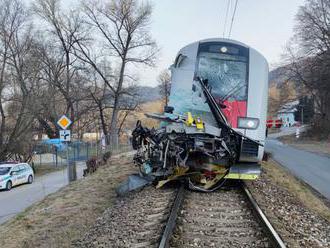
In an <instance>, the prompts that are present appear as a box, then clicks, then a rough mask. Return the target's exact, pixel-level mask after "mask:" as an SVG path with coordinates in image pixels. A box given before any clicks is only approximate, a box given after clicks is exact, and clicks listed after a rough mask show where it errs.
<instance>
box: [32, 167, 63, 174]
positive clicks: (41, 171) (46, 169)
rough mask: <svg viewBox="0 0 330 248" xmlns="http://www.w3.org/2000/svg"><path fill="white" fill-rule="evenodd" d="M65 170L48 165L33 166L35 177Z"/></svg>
mask: <svg viewBox="0 0 330 248" xmlns="http://www.w3.org/2000/svg"><path fill="white" fill-rule="evenodd" d="M64 168H65V166H57V167H55V166H53V165H48V164H41V165H35V166H34V169H35V173H34V174H35V175H36V176H43V175H46V174H48V173H51V172H54V171H59V170H63V169H64Z"/></svg>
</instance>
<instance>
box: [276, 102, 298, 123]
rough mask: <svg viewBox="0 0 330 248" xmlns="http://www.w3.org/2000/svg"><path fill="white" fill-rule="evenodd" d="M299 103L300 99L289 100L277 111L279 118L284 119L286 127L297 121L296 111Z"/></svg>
mask: <svg viewBox="0 0 330 248" xmlns="http://www.w3.org/2000/svg"><path fill="white" fill-rule="evenodd" d="M298 105H299V100H296V101H292V102H288V103H286V104H284V105H283V106H282V107H281V109H280V110H279V111H277V118H279V119H281V120H282V123H283V126H284V127H291V126H293V125H294V124H295V123H296V121H295V113H296V112H297V109H298Z"/></svg>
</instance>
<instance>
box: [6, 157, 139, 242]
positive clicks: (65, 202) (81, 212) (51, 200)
mask: <svg viewBox="0 0 330 248" xmlns="http://www.w3.org/2000/svg"><path fill="white" fill-rule="evenodd" d="M132 171H134V167H133V166H132V165H131V158H127V157H121V158H118V159H113V160H112V161H110V163H109V164H108V165H106V166H104V167H101V168H99V169H98V171H97V172H96V173H94V174H92V175H90V176H88V177H87V178H84V179H82V180H79V181H76V182H74V183H72V184H71V185H69V186H67V187H64V188H62V189H61V190H59V191H58V192H56V193H54V194H51V195H49V196H47V197H46V198H45V199H44V200H42V201H41V202H39V203H36V204H34V205H32V206H31V207H29V208H28V209H26V210H25V211H24V212H23V213H21V214H19V215H18V216H17V217H15V218H14V219H12V220H10V221H8V222H6V223H5V224H3V225H1V226H0V237H1V238H0V247H6V248H10V247H13V248H14V247H15V248H16V247H26V248H30V247H47V248H49V247H70V246H71V243H72V241H73V240H76V239H77V238H79V237H80V236H81V235H82V234H83V233H85V232H86V230H87V229H88V228H89V227H90V226H91V225H92V224H93V223H94V222H95V219H96V218H97V217H98V216H99V215H100V214H101V213H102V212H103V211H104V210H105V209H106V208H108V207H109V206H111V205H112V203H113V202H114V199H115V188H116V186H117V185H118V183H119V182H121V181H122V180H123V179H125V178H126V177H127V175H128V174H130V173H132Z"/></svg>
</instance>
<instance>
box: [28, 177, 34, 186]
mask: <svg viewBox="0 0 330 248" xmlns="http://www.w3.org/2000/svg"><path fill="white" fill-rule="evenodd" d="M32 182H33V176H31V175H30V176H29V178H28V183H29V184H31V183H32Z"/></svg>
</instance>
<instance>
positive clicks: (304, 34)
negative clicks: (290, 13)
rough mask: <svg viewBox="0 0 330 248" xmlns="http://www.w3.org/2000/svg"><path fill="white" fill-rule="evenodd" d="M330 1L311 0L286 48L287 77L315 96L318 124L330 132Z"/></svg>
mask: <svg viewBox="0 0 330 248" xmlns="http://www.w3.org/2000/svg"><path fill="white" fill-rule="evenodd" d="M329 20H330V1H329V0H308V1H306V3H305V5H303V6H302V7H300V9H299V11H298V14H297V25H296V28H295V36H294V39H293V41H292V43H291V44H290V45H289V46H288V49H287V63H288V66H287V71H288V78H290V79H292V80H294V81H295V82H297V83H298V84H301V85H303V86H304V88H305V91H304V92H305V93H306V92H307V94H309V95H311V96H313V98H314V100H315V106H316V108H317V111H316V114H317V115H316V116H317V119H316V120H315V123H317V124H318V125H319V127H320V128H318V129H319V130H324V131H326V132H328V133H329V132H330V124H329V123H330V107H329V106H330V73H329V72H330V21H329Z"/></svg>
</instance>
